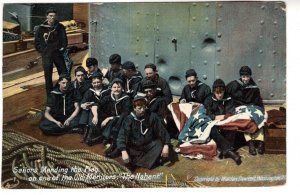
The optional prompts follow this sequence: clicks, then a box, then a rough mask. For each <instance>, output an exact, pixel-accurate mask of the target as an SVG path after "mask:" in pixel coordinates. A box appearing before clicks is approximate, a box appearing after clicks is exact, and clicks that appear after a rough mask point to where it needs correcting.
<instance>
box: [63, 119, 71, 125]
mask: <svg viewBox="0 0 300 195" xmlns="http://www.w3.org/2000/svg"><path fill="white" fill-rule="evenodd" d="M71 120H72V119H70V118H68V119H67V120H66V121H65V122H64V125H65V126H69V125H70V123H71Z"/></svg>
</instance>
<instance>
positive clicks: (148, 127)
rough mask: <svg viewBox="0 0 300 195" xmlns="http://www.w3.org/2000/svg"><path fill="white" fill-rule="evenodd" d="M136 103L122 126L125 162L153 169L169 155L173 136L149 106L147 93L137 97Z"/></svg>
mask: <svg viewBox="0 0 300 195" xmlns="http://www.w3.org/2000/svg"><path fill="white" fill-rule="evenodd" d="M133 107H134V108H133V111H132V112H131V113H130V115H128V116H127V117H126V119H125V120H124V123H123V125H122V128H121V130H120V134H119V136H118V141H117V145H118V150H119V151H121V153H122V159H123V161H124V163H125V164H130V165H131V166H138V167H143V168H147V169H151V168H154V167H155V166H157V165H160V164H161V162H162V161H165V160H166V159H167V158H168V157H169V145H170V136H169V135H168V132H167V130H166V129H165V126H164V124H163V123H162V121H161V120H159V117H158V116H157V114H155V113H153V112H150V111H149V110H146V100H145V99H144V97H143V96H142V97H139V96H138V95H137V96H136V97H135V98H134V102H133Z"/></svg>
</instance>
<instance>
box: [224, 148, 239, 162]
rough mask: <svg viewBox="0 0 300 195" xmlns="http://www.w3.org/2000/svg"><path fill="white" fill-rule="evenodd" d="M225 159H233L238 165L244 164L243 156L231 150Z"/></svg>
mask: <svg viewBox="0 0 300 195" xmlns="http://www.w3.org/2000/svg"><path fill="white" fill-rule="evenodd" d="M224 157H225V158H231V159H232V160H234V162H235V163H236V164H237V165H240V164H241V163H242V160H241V156H240V155H238V154H237V153H236V152H234V151H232V150H229V151H228V152H226V153H225V155H224Z"/></svg>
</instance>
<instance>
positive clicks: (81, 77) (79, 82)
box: [70, 66, 92, 97]
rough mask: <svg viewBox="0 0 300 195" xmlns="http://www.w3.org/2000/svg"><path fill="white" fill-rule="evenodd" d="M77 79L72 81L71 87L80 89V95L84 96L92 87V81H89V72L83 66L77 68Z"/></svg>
mask: <svg viewBox="0 0 300 195" xmlns="http://www.w3.org/2000/svg"><path fill="white" fill-rule="evenodd" d="M74 72H75V80H74V81H71V83H70V87H71V88H73V89H75V90H78V92H79V93H80V96H81V97H83V96H84V93H85V92H86V91H87V90H89V88H91V87H92V85H91V83H90V82H89V81H87V72H86V70H85V69H84V68H83V67H82V66H78V67H77V68H76V69H75V71H74Z"/></svg>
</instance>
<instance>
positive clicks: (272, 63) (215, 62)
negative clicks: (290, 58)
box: [90, 2, 286, 100]
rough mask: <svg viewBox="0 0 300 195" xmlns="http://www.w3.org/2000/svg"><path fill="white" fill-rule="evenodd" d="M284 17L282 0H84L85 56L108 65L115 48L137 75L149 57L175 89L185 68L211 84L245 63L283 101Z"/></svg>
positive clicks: (266, 91)
mask: <svg viewBox="0 0 300 195" xmlns="http://www.w3.org/2000/svg"><path fill="white" fill-rule="evenodd" d="M285 17H286V13H285V3H283V2H194V3H193V2H189V3H186V2H185V3H177V2H176V3H173V2H172V3H99V4H97V3H92V4H90V56H93V57H96V58H97V59H98V60H99V61H100V65H101V66H102V67H108V66H109V63H108V58H109V56H110V55H111V54H113V53H119V54H120V55H121V56H122V62H125V61H127V60H131V61H133V62H134V63H135V64H136V66H138V67H139V68H138V69H139V70H140V71H141V72H142V73H143V69H144V66H145V65H146V64H147V63H154V64H156V65H157V67H158V72H159V75H160V76H162V77H163V78H165V79H166V80H167V81H168V82H169V85H170V87H171V90H172V93H173V94H175V95H179V94H180V93H181V90H182V88H183V86H184V85H185V84H186V81H185V71H186V70H187V69H189V68H194V69H195V70H196V71H197V73H198V77H199V79H200V80H201V81H203V82H205V83H207V84H208V85H210V86H212V83H213V81H214V80H215V79H216V78H222V79H223V80H224V81H225V83H228V82H230V81H231V80H235V79H238V78H239V69H240V67H241V66H243V65H248V66H249V67H251V69H252V72H253V79H254V80H255V82H256V83H257V84H258V86H259V87H260V89H261V93H262V96H263V99H265V100H285V99H286V18H285Z"/></svg>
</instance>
